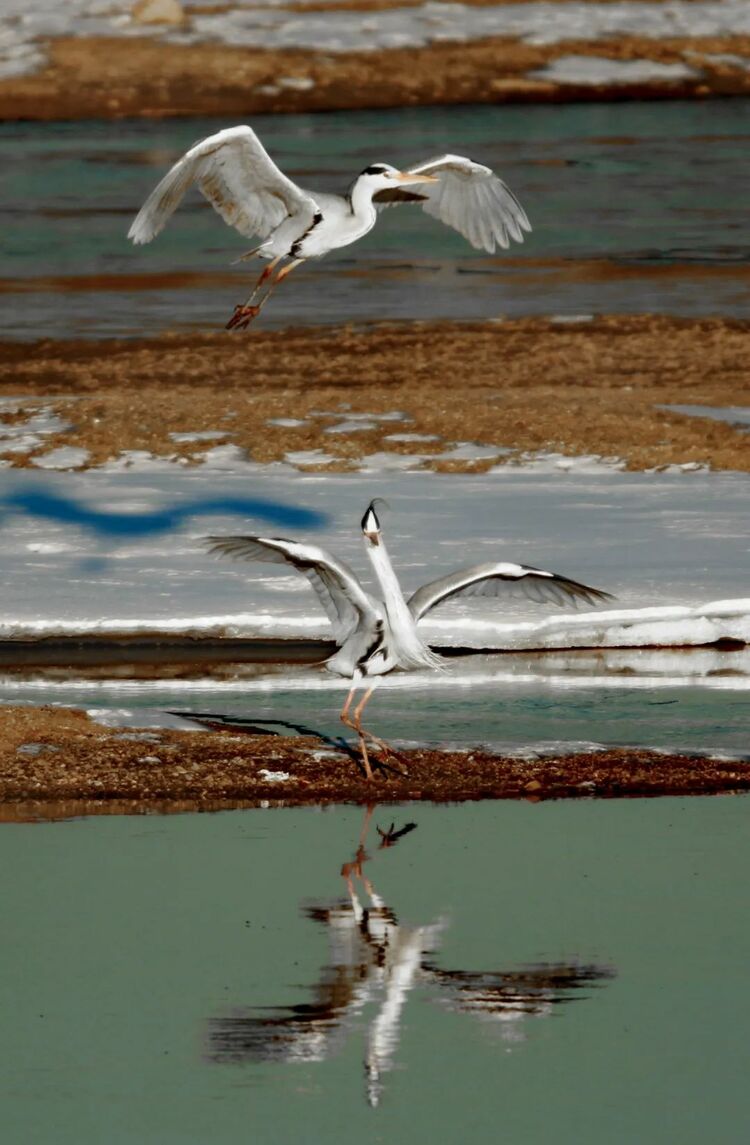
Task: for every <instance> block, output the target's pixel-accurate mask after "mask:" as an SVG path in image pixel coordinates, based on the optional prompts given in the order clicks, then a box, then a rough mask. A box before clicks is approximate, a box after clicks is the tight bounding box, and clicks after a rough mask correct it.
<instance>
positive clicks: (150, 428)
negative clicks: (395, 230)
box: [0, 315, 750, 473]
mask: <svg viewBox="0 0 750 1145" xmlns="http://www.w3.org/2000/svg"><path fill="white" fill-rule="evenodd" d="M457 379H459V380H460V387H457V385H456V380H457ZM0 396H8V397H10V398H13V399H20V401H19V403H18V405H17V407H15V408H13V409H10V408H8V409H6V410H4V411H2V412H1V414H0V422H2V424H3V425H4V426H11V425H15V426H16V427H17V428H18V429H19V431H21V430H22V427H23V423H24V420H25V419H27V418H29V417H31V416H32V415H33V413H34V411H35V410H39V409H47V410H52V412H55V413H57V414H58V415H59V416H60V418H61V419H63V420H64V421H66V422H67V423H68V424H67V426H66V427H65V428H62V429H60V430H59V431H58V432H55V433H51V434H49V435H46V436H45V438H44V441H43V442H40V443H38V444H36V445H33V446H29V448H28V450H26V451H24V450H17V451H16V452H12V453H7V454H6V457H7V461H8V463H9V464H11V465H13V466H16V467H28V466H32V465H34V464H35V463H36V462H38V461H39V460H40V459H43V458H44V456H45V455H46V454H47V453H49V452H50V451H51V450H53V449H57V448H58V447H60V446H73V447H76V448H78V449H81V450H85V451H87V457H86V460H85V461H82V462H81V463H80V464H77V465H76V466H75V468H89V467H91V466H97V465H101V464H103V463H106V462H109V461H113V460H115V459H118V458H120V457H121V455H122V454H123V452H124V451H129V450H138V451H143V453H144V454H146V455H149V454H150V455H151V456H153V457H159V458H170V459H172V460H174V461H177V462H180V463H181V464H184V465H190V464H195V463H199V462H200V461H201V460H202V457H203V456H204V454H205V452H206V449H207V442H206V441H205V440H194V441H185V440H182V441H179V442H176V441H175V438H174V437H173V436H172V435H173V434H182V435H184V434H195V433H214V432H216V431H221V433H219V434H218V436H219V439H220V440H221V443H222V444H224V445H232V446H236V447H237V448H238V449H239V450H241V451H243V454H244V455H245V456H247V457H249V458H250V459H251V460H253V461H255V462H259V463H269V462H275V461H284V460H288V458H287V455H288V454H290V453H291V454H293V455H295V454H301V455H302V459H301V460H294V461H293V463H294V464H295V465H296V466H297V468H299V469H302V470H309V471H323V472H337V471H344V472H346V471H351V470H355V469H357V468H359V467H360V465H361V463H362V459H363V458H367V457H368V456H371V455H373V454H377V453H378V452H382V451H386V452H388V453H390V454H408V455H413V454H420V455H421V454H423V453H424V454H425V455H427V456H426V457H425V459H424V461H419V462H418V463H417V464H418V465H419V466H420V467H422V468H428V469H432V470H434V471H436V472H442V473H457V472H467V473H472V472H473V473H477V472H483V471H485V470H487V469H489V468H491V467H492V466H493V465H494V464H496V462H497V460H498V459H499V458H498V456H497V455H496V456H494V457H493V456H492V455H491V454H490V456H485V457H484V458H481V457H480V458H471V457H469V458H463V459H452V458H450V457H446V458H442V457H441V454H442V453H449V452H450V450H451V448H452V447H453V446H454V445H455V444H456V443H457V442H467V441H470V442H474V443H477V444H479V445H481V446H491V447H497V449H498V451H499V452H503V451H504V450H509V451H510V452H509V453H508V454H507V455H506V454H503V457H502V460H503V461H506V460H507V461H511V462H513V461H516V460H522V459H523V457H524V455H525V454H534V453H536V452H539V451H544V452H550V451H551V452H559V453H561V454H564V455H567V456H575V455H592V454H593V455H597V456H599V457H603V458H615V459H621V460H622V461H623V462H624V464H625V466H626V468H628V469H631V470H647V469H653V468H660V467H666V466H670V465H687V466H689V467H693V468H694V467H696V466H702V465H707V466H710V467H712V468H713V469H716V470H735V471H741V472H750V448H748V435H747V433H744V432H742V430H741V429H739V428H737V427H736V426H733V425H730V424H727V423H724V422H721V421H717V420H711V419H708V418H701V417H691V416H686V415H683V414H679V413H676V412H674V411H671V410H664V409H660V408H659V407H660V406H663V405H669V404H686V403H689V404H694V405H704V406H725V407H726V406H742V405H750V322H748V321H737V320H729V319H723V318H708V319H681V318H670V317H664V316H659V315H644V316H617V315H613V316H603V317H598V318H595V319H593V320H591V321H584V322H577V323H569V322H556V321H555V320H553V319H551V320H548V319H536V318H527V319H516V320H512V321H489V322H463V323H453V322H408V323H406V322H405V323H400V324H396V323H390V324H378V325H371V326H364V327H352V326H347V327H340V328H328V327H314V328H312V327H307V328H292V329H288V330H281V331H268V330H266V329H264V328H263V327H262V326H256V327H254V328H251V330H250V331H249V332H248V333H247V334H242V335H232V334H228V333H226V332H224V331H222V332H219V333H215V334H164V335H162V336H160V337H155V338H149V339H143V340H132V341H125V340H103V341H96V342H94V341H70V342H58V341H50V340H45V341H39V342H37V343H35V344H31V345H29V344H26V343H23V344H22V343H16V342H4V343H0ZM394 411H400V412H401V414H402V415H403V419H402V422H400V423H399V424H398V425H397V426H394V424H393V421H389V420H383V421H377V423H376V424H372V425H371V426H370V427H368V428H362V429H359V430H358V432H356V433H341V432H335V433H329V432H326V431H327V430H328V429H329V428H330V427H331V426H332V425H334V424H335V423H336V422H340V421H341V420H343V419H345V418H351V417H352V416H353V415H356V414H360V415H362V414H369V415H382V414H393V412H394ZM290 415H291V417H292V418H293V419H294V422H295V423H296V424H292V425H289V424H288V421H289V419H290ZM279 420H281V422H282V424H278V422H279ZM269 423H270V424H269ZM284 423H287V424H284ZM394 428H397V429H399V430H402V429H403V430H407V431H408V432H409V434H420V435H429V439H430V440H429V441H428V442H427V444H426V445H425V446H421V445H420V444H418V443H417V444H416V445H415V441H414V439H412V440H407V441H398V440H396V441H394V440H391V436H392V435H393V432H394ZM213 444H215V442H209V443H208V445H213ZM314 450H321V451H322V454H325V455H327V457H328V460H326V461H325V462H320V461H317V460H316V459H315V457H314V456H313V457H311V458H307V457H306V455H307V454H309V453H310V451H314Z"/></svg>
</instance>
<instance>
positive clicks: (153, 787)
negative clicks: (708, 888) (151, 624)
mask: <svg viewBox="0 0 750 1145" xmlns="http://www.w3.org/2000/svg"><path fill="white" fill-rule="evenodd" d="M138 737H143V738H138ZM263 769H266V770H267V771H268V772H271V773H272V774H273V773H283V774H284V775H286V776H288V778H285V779H273V778H270V777H269V776H268V775H264V774H263ZM747 790H750V764H748V763H742V762H738V761H727V760H711V759H705V758H700V757H692V756H688V755H663V754H660V753H657V752H653V751H643V750H636V749H627V748H622V749H613V750H607V751H603V752H597V753H582V754H578V755H570V756H563V757H547V758H542V759H537V758H535V759H532V760H525V759H518V758H512V757H504V756H496V755H492V754H491V753H489V752H487V751H485V750H481V749H478V750H470V751H467V752H457V751H445V752H443V751H437V750H434V749H410V750H408V751H404V752H403V753H399V755H398V758H397V759H392V760H390V761H389V765H388V768H387V770H384V771H382V772H379V773H377V775H376V777H375V779H374V780H373V781H372V782H368V781H367V780H366V778H365V777H364V773H363V770H362V768H361V764H360V763H359V761H358V759H357V757H356V755H354V754H352V755H350V754H347V753H345V752H343V751H337V750H333V749H332V748H331V745H330V743H329V742H327V741H325V740H319V739H316V738H314V737H309V736H300V737H298V738H284V737H280V736H278V737H277V736H270V735H243V734H237V733H235V732H231V733H230V732H227V731H216V732H177V731H169V730H163V729H158V730H153V729H151V730H149V731H148V732H135V731H133V730H132V729H127V730H126V729H117V728H114V729H111V728H105V727H102V726H101V725H97V724H95V723H93V722H92V721H91V720H90V719H89V718H88V716H86V715H85V714H84V713H83V712H81V711H77V710H75V709H67V708H51V707H3V709H2V712H1V713H0V820H5V821H18V820H27V819H36V818H40V819H44V818H60V817H68V816H70V815H77V814H94V813H105V814H106V813H110V814H112V813H116V814H123V813H134V814H142V813H146V812H149V811H153V812H166V811H190V810H198V811H200V810H204V811H213V810H221V809H227V808H231V807H240V806H247V807H251V806H269V805H285V806H297V805H306V804H324V803H341V802H348V803H374V802H402V801H406V800H428V801H436V802H457V801H462V800H473V799H533V800H541V799H560V798H582V797H583V798H590V797H592V796H596V797H598V798H614V797H622V796H656V795H705V794H721V793H728V792H741V791H747Z"/></svg>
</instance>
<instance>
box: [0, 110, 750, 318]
mask: <svg viewBox="0 0 750 1145" xmlns="http://www.w3.org/2000/svg"><path fill="white" fill-rule="evenodd" d="M253 125H254V126H255V127H256V129H257V130H258V132H259V134H260V135H261V136H262V138H263V139H264V141H265V142H266V143H267V145H268V146H269V148H270V150H271V152H272V153H273V155H274V157H275V158H276V159H277V160H278V162H279V163H280V165H281V166H282V167H283V168H284V169H285V170H287V171H288V172H289V173H290V174H291V175H292V176H293V177H295V178H297V179H298V180H299V181H300V182H301V183H302V184H303V185H311V186H313V187H319V188H320V189H331V190H340V191H342V190H344V189H345V187H346V185H347V184H348V182H349V180H350V179H351V178H352V176H353V175H354V174H356V172H357V171H358V170H360V169H361V168H362V167H364V166H366V165H367V163H369V162H372V161H373V159H376V158H380V159H388V160H390V161H392V162H394V163H399V164H402V165H407V164H408V163H409V162H410V161H417V160H419V159H421V158H425V157H427V156H428V155H430V154H436V153H438V154H439V153H441V152H442V151H444V150H450V149H453V150H456V149H459V150H461V151H467V152H468V153H469V154H471V155H472V156H473V157H475V158H477V159H479V160H481V161H483V162H486V163H488V164H490V165H491V166H494V167H495V168H496V169H497V170H498V171H499V173H500V174H501V175H502V176H503V177H504V178H505V179H506V180H507V182H508V183H509V185H510V186H511V187H512V188H513V190H514V191H515V192H516V193H517V194H518V195H519V197H520V198H521V200H522V202H523V203H524V206H525V207H526V208H527V211H528V214H529V216H530V218H531V220H532V223H533V226H534V232H533V234H532V235H531V236H529V238H528V240H527V242H526V243H525V244H524V245H523V246H517V245H516V244H514V246H513V249H512V250H511V251H509V252H507V253H503V252H500V253H499V254H498V255H497V256H493V257H489V256H485V255H483V254H481V253H479V252H475V251H473V250H472V249H471V248H470V247H469V246H468V244H466V243H465V242H464V241H463V240H462V239H461V238H460V236H458V235H456V234H455V233H453V232H451V231H449V230H447V229H446V228H445V227H443V226H441V225H440V224H438V223H436V222H434V221H433V220H431V219H428V218H427V217H425V216H424V215H423V214H422V213H421V212H418V213H414V212H412V211H411V210H410V209H406V208H404V209H401V210H397V211H389V212H386V214H385V215H384V217H383V218H382V219H381V221H380V223H379V225H378V227H377V229H376V231H375V232H374V233H372V234H371V235H369V236H368V237H367V238H366V239H364V240H363V241H362V242H361V243H359V244H358V245H357V249H356V251H354V249H353V248H352V250H350V251H346V250H345V251H343V252H342V253H341V255H339V256H331V257H329V258H328V259H326V260H325V261H324V262H322V263H318V264H316V265H314V266H308V267H306V268H304V269H303V270H302V271H300V272H298V274H297V275H296V276H295V279H292V280H290V282H289V283H288V284H287V285H285V287H284V288H283V291H282V290H280V291H279V294H278V296H277V297H276V298H275V299H274V302H273V305H271V306H269V308H268V310H267V311H266V312H265V314H264V316H263V321H264V323H265V324H267V325H276V326H278V325H284V324H287V323H290V322H313V323H318V322H344V321H356V320H366V319H372V318H391V319H400V318H439V317H457V318H487V317H497V316H501V315H510V316H517V315H522V314H563V315H575V314H589V313H596V312H640V313H642V312H649V311H658V312H664V313H670V314H684V315H691V314H693V315H696V314H717V313H721V314H725V315H732V314H736V315H743V314H745V313H746V312H747V304H748V301H749V300H750V279H749V278H748V269H747V264H748V250H749V248H748V245H747V241H746V234H745V230H744V200H743V199H742V196H741V193H740V191H739V188H741V187H743V186H745V185H746V184H747V182H748V178H750V159H749V158H748V155H750V150H749V149H748V146H747V141H748V135H749V134H750V130H749V129H748V119H747V102H746V101H743V100H726V101H713V102H711V103H710V104H709V103H706V104H704V103H700V102H698V101H694V102H684V103H682V102H672V103H667V102H665V103H659V104H658V105H656V104H653V103H649V104H640V103H622V104H610V105H607V104H588V105H568V106H565V105H561V106H549V107H539V106H537V107H535V106H517V107H456V108H444V107H441V108H420V109H406V110H403V109H402V110H397V111H373V112H356V113H354V112H342V113H331V114H326V115H290V116H256V117H254V119H253ZM222 126H226V124H225V123H224V122H217V121H215V120H178V121H167V122H160V121H137V122H122V123H118V124H117V125H116V128H115V129H113V128H112V125H110V124H105V123H75V124H71V123H59V124H33V125H30V124H4V125H2V127H0V139H2V142H3V147H4V151H5V154H6V155H7V156H8V159H9V162H8V163H6V164H5V165H4V168H3V171H2V172H1V173H0V201H1V202H2V203H3V207H2V208H1V209H0V224H1V225H2V227H3V230H4V233H5V236H6V242H7V249H6V258H5V267H6V269H5V271H4V272H3V274H4V278H3V279H1V280H0V291H2V292H3V293H4V294H5V298H4V304H3V311H2V319H1V320H0V336H2V337H9V338H18V337H21V338H33V337H38V336H39V334H40V333H44V335H45V336H53V337H62V336H65V335H73V334H75V335H83V336H93V337H100V336H105V335H111V334H140V333H153V332H155V331H158V330H161V329H164V328H166V327H186V328H204V329H205V328H207V329H215V328H217V327H220V326H221V325H223V322H224V321H226V318H227V316H228V314H229V313H231V308H232V306H233V305H234V303H235V302H237V301H238V299H239V297H240V296H242V295H243V292H244V291H245V290H246V284H247V282H248V278H249V272H248V271H247V269H246V268H237V267H235V268H231V267H230V266H229V263H230V262H231V260H232V259H233V258H235V257H236V256H237V255H238V254H239V253H241V252H242V251H243V250H245V249H247V247H248V245H249V244H248V241H247V240H245V239H243V238H242V237H241V236H239V235H237V234H236V233H235V232H233V231H231V230H229V229H227V228H226V227H225V226H224V225H223V223H222V222H221V221H220V220H219V219H218V218H217V217H216V216H215V215H214V214H213V212H212V211H211V210H210V208H208V207H207V206H206V205H205V204H203V203H202V202H200V200H199V197H198V196H197V195H193V196H192V197H191V198H190V199H189V201H188V202H186V203H185V204H184V205H183V206H182V208H181V209H180V211H179V212H178V214H177V215H176V216H175V218H174V219H173V220H172V222H171V223H170V225H169V227H168V228H167V230H166V231H165V232H164V233H163V234H162V235H161V236H160V237H159V239H158V241H157V242H155V243H154V244H153V245H152V246H149V247H146V248H134V247H132V246H131V245H130V243H129V242H127V240H126V238H125V232H126V231H127V228H128V225H129V222H130V220H131V218H132V216H133V215H134V213H135V211H136V210H137V209H138V207H139V205H140V203H141V202H142V201H143V199H144V198H145V197H146V194H147V193H148V192H149V191H150V190H151V188H152V186H153V185H154V184H155V182H156V181H157V179H158V178H159V177H160V175H161V174H162V173H163V172H164V171H165V170H166V168H167V167H168V166H169V164H170V163H171V162H173V161H174V160H175V159H176V158H178V156H179V155H180V154H181V153H182V152H183V151H184V150H185V149H186V148H187V147H188V146H190V144H191V143H193V142H194V141H195V140H196V139H198V138H201V137H202V136H204V135H206V134H209V133H211V132H212V131H215V130H217V129H218V128H219V127H222ZM16 279H17V280H20V282H17V281H14V280H16ZM321 297H324V301H325V305H324V306H322V305H321Z"/></svg>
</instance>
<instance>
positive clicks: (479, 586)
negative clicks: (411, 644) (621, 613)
mask: <svg viewBox="0 0 750 1145" xmlns="http://www.w3.org/2000/svg"><path fill="white" fill-rule="evenodd" d="M454 596H485V597H486V596H494V597H498V596H508V597H509V596H525V597H526V598H527V599H528V600H533V601H536V602H538V603H540V604H542V603H545V602H547V601H549V602H550V603H551V604H559V605H561V606H562V605H565V604H572V605H574V606H575V605H577V604H578V602H579V601H583V602H584V603H585V604H590V605H595V604H597V603H598V602H599V601H602V600H612V599H613V597H612V595H611V594H610V593H608V592H602V591H601V590H600V589H598V588H590V587H589V586H588V585H586V584H579V583H578V581H576V580H569V579H568V577H564V576H558V575H557V573H551V572H544V571H543V570H542V569H535V568H531V567H530V566H529V565H514V564H508V563H506V562H500V563H496V562H489V563H487V564H481V565H472V567H471V568H466V569H459V570H458V571H457V572H454V573H449V574H448V576H444V577H440V578H439V579H438V580H433V581H430V583H429V584H425V585H422V587H421V588H419V589H417V591H416V592H415V593H414V595H413V596H412V597H411V599H410V600H409V608H410V609H411V613H412V616H413V617H414V619H415V620H419V619H420V617H422V616H424V615H425V613H427V612H429V611H430V609H432V608H435V606H436V605H438V604H442V602H443V601H444V600H448V599H449V598H450V597H454Z"/></svg>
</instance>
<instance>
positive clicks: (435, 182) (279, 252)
mask: <svg viewBox="0 0 750 1145" xmlns="http://www.w3.org/2000/svg"><path fill="white" fill-rule="evenodd" d="M192 183H195V184H196V185H197V187H198V189H199V190H200V191H201V192H202V193H203V195H204V196H205V197H206V198H207V199H208V201H209V202H210V203H211V205H212V206H213V208H214V209H215V210H216V211H218V213H219V214H220V215H221V217H222V218H223V220H224V222H225V223H228V224H229V226H232V227H234V228H235V229H236V230H238V231H239V232H240V234H242V235H246V236H247V237H248V238H253V237H256V236H257V237H258V238H260V239H262V240H263V241H262V242H261V244H260V246H257V247H255V248H254V249H253V250H251V251H248V252H247V254H245V255H242V256H241V259H240V260H238V261H242V259H247V258H252V257H253V256H254V255H258V256H260V257H261V258H265V259H269V260H270V261H269V263H268V266H266V268H265V269H264V271H263V273H262V274H261V276H260V278H259V279H258V282H257V284H256V286H255V290H254V291H253V293H252V294H251V295H250V297H249V298H248V300H247V301H246V302H245V303H241V304H240V305H238V306H236V307H235V310H234V314H233V315H232V317H231V318H230V320H229V322H228V323H227V328H228V329H230V330H231V329H239V328H244V327H247V326H248V325H249V323H250V322H251V321H252V320H253V318H255V317H256V315H257V314H258V313H259V312H260V310H261V308H262V307H263V306H264V305H265V304H266V302H267V301H268V298H269V297H270V295H271V293H272V291H273V290H274V289H275V288H276V287H277V286H278V285H279V283H280V282H282V281H283V280H284V279H285V278H286V276H287V275H288V274H289V273H290V271H292V270H294V268H295V267H296V266H299V265H300V263H302V262H304V261H305V260H306V259H310V258H321V257H322V256H323V255H325V254H328V253H329V252H330V251H332V250H337V249H338V248H339V247H344V246H348V245H349V243H353V242H356V241H357V239H361V238H362V237H363V236H364V235H366V234H367V233H368V231H371V230H372V228H373V227H374V226H375V222H376V220H377V217H378V211H379V210H381V209H382V208H383V207H387V206H389V205H392V204H397V203H419V204H421V206H422V207H423V209H424V210H425V211H426V212H427V214H428V215H432V216H433V217H434V218H436V219H440V221H441V222H443V223H446V224H447V225H448V226H449V227H453V228H454V230H457V231H458V232H459V234H461V235H463V236H464V238H466V239H468V240H469V242H470V243H471V245H472V246H473V247H476V248H477V250H485V251H488V252H489V253H490V254H492V253H493V252H494V250H495V247H496V246H501V247H503V248H507V247H508V246H509V245H510V239H511V238H513V239H515V240H516V242H523V232H524V231H530V230H531V226H530V224H529V220H528V219H527V218H526V213H525V211H524V209H523V207H522V206H521V204H520V203H519V202H518V200H517V199H516V197H515V195H513V193H512V191H510V190H509V189H508V187H506V185H505V183H503V181H502V179H499V178H498V177H497V175H495V174H494V173H493V172H492V171H491V170H490V168H489V167H485V166H483V165H482V164H481V163H475V162H473V160H471V159H467V158H465V157H464V156H463V155H440V156H438V157H436V158H433V159H427V160H425V161H424V162H422V163H417V164H416V165H415V166H413V167H410V168H409V169H408V170H407V171H399V170H398V169H397V168H396V167H392V166H390V164H388V163H373V164H371V165H370V166H368V167H365V169H364V171H362V172H360V174H359V175H358V176H357V178H356V179H355V180H354V182H353V183H352V184H351V186H350V187H349V190H348V191H347V192H346V194H345V195H332V194H329V193H327V192H320V191H306V190H303V188H302V187H298V186H297V184H296V183H294V182H293V181H292V180H291V179H290V178H288V176H286V175H285V174H284V172H283V171H281V170H280V169H279V168H278V167H277V166H276V164H275V163H274V161H273V160H272V159H271V157H270V155H269V154H268V152H267V151H266V149H265V148H264V146H263V144H262V143H261V141H260V140H259V139H258V136H257V135H256V134H255V132H254V131H253V129H252V128H251V127H247V126H241V127H228V128H226V129H225V130H224V131H219V132H217V133H216V134H215V135H210V136H209V137H208V138H207V139H203V140H201V141H200V142H199V143H196V144H195V146H194V147H191V148H190V150H189V151H187V152H186V153H185V154H184V155H183V156H182V158H181V159H180V160H178V162H177V163H175V165H174V166H173V167H172V168H171V170H170V171H168V172H167V174H166V175H165V176H164V178H163V179H162V180H161V182H160V183H159V184H158V185H157V187H156V188H155V189H154V190H153V191H152V192H151V194H150V195H149V197H148V198H147V199H146V202H145V203H144V204H143V206H142V207H141V209H140V211H139V212H138V214H137V216H136V218H135V220H134V221H133V224H132V226H131V228H130V230H129V231H128V238H130V239H132V240H133V242H134V243H148V242H151V240H152V239H153V238H155V237H156V235H158V234H159V232H160V231H161V230H162V228H163V227H164V225H165V223H166V222H167V219H168V218H169V216H170V215H171V214H172V212H173V211H174V210H175V208H176V207H177V206H178V205H179V203H180V200H181V199H182V197H183V195H184V194H185V192H186V191H187V189H188V187H189V186H190V185H191V184H192ZM409 188H417V189H416V190H410V189H409ZM284 259H288V260H289V261H288V262H287V263H286V264H285V265H283V266H281V267H280V266H279V264H280V263H282V262H283V260H284ZM274 272H276V273H275V277H274ZM266 284H267V289H266V293H265V294H264V295H263V296H262V297H259V296H260V294H261V291H262V289H263V287H264V286H265V285H266Z"/></svg>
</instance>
